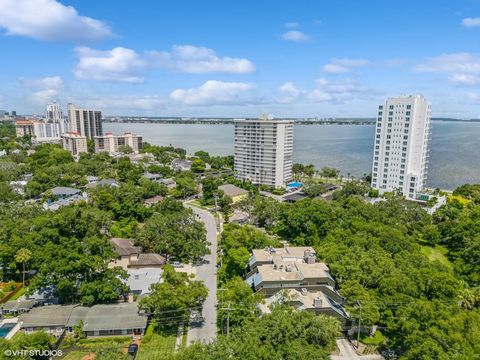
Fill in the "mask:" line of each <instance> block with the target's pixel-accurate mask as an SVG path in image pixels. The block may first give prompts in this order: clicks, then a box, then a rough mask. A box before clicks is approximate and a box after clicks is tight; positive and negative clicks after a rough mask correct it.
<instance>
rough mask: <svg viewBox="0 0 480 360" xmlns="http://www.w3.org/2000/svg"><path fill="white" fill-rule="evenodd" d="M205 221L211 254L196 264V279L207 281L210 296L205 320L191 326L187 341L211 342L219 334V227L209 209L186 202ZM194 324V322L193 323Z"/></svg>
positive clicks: (205, 304)
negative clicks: (200, 263)
mask: <svg viewBox="0 0 480 360" xmlns="http://www.w3.org/2000/svg"><path fill="white" fill-rule="evenodd" d="M186 206H187V207H189V208H191V209H192V210H193V212H194V213H195V214H196V215H198V216H199V217H200V220H201V221H203V222H204V223H205V228H206V229H207V240H208V241H209V242H210V244H211V245H210V255H207V256H205V257H204V259H205V260H207V261H206V263H205V264H202V265H199V266H196V269H195V270H196V279H197V280H201V281H203V282H204V283H205V286H206V287H207V288H208V297H207V300H206V301H205V303H204V305H203V310H202V316H203V317H204V319H205V322H204V323H203V324H202V326H200V327H195V326H190V327H189V330H188V334H187V343H188V344H191V343H194V342H197V341H200V342H204V343H209V342H211V341H213V340H215V338H216V336H217V307H216V304H217V271H216V270H217V269H216V268H215V265H216V263H217V227H216V224H215V218H214V217H213V215H212V214H211V213H210V212H208V211H207V210H203V209H199V208H197V207H194V206H190V205H188V204H186ZM192 325H193V324H192Z"/></svg>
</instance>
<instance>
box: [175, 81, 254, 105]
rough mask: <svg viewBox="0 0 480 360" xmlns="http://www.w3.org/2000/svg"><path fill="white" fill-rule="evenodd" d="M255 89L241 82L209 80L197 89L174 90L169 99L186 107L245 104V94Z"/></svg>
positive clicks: (251, 85)
mask: <svg viewBox="0 0 480 360" xmlns="http://www.w3.org/2000/svg"><path fill="white" fill-rule="evenodd" d="M254 87H255V85H253V84H249V83H242V82H223V81H215V80H209V81H207V82H205V83H204V84H203V85H201V86H200V87H198V88H192V89H176V90H174V91H173V92H172V93H171V94H170V99H172V100H173V101H177V102H181V103H184V104H187V105H217V104H236V103H245V102H248V100H247V99H246V98H245V94H246V92H247V91H248V90H251V89H253V88H254Z"/></svg>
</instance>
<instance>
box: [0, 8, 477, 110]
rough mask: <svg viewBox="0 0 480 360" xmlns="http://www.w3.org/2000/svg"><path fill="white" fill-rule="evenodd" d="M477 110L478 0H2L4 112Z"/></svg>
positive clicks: (0, 98)
mask: <svg viewBox="0 0 480 360" xmlns="http://www.w3.org/2000/svg"><path fill="white" fill-rule="evenodd" d="M417 93H421V94H423V95H424V96H425V97H426V98H427V99H428V101H429V102H430V103H431V104H432V114H433V116H437V117H458V118H480V0H402V1H392V0H388V1H386V0H362V1H358V0H335V1H333V0H328V1H327V0H296V1H291V0H262V1H258V0H241V1H225V0H203V1H198V0H175V1H173V0H171V1H167V0H163V1H154V0H148V1H147V0H135V1H133V0H130V1H127V0H101V1H98V0H96V1H94V0H77V1H73V0H71V1H68V0H58V1H57V0H0V109H7V110H16V111H17V113H19V114H41V113H43V109H44V106H45V104H46V103H48V102H51V101H54V100H56V101H57V102H59V103H60V104H61V105H62V106H63V107H64V108H65V107H66V104H67V103H68V102H73V103H75V104H76V105H77V106H80V107H93V108H97V109H100V110H102V111H103V112H104V114H105V115H107V116H108V115H138V116H142V115H144V116H184V117H186V116H216V117H256V116H258V115H260V114H262V113H267V114H270V115H272V116H275V117H352V116H353V117H374V116H375V114H376V111H377V106H378V105H379V104H380V103H382V102H383V101H384V100H385V99H386V98H387V97H390V96H398V95H403V94H417Z"/></svg>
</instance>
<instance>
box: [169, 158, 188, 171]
mask: <svg viewBox="0 0 480 360" xmlns="http://www.w3.org/2000/svg"><path fill="white" fill-rule="evenodd" d="M192 163H193V162H192V161H191V160H184V159H178V158H177V159H173V160H172V169H173V170H175V171H189V170H191V169H192Z"/></svg>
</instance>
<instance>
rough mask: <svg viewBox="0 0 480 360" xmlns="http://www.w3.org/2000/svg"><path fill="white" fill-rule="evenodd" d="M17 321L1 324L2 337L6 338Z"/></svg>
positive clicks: (0, 332)
mask: <svg viewBox="0 0 480 360" xmlns="http://www.w3.org/2000/svg"><path fill="white" fill-rule="evenodd" d="M15 325H16V324H15V323H5V324H2V325H0V338H4V337H5V336H7V334H8V333H9V332H10V330H12V329H13V328H14V327H15Z"/></svg>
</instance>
